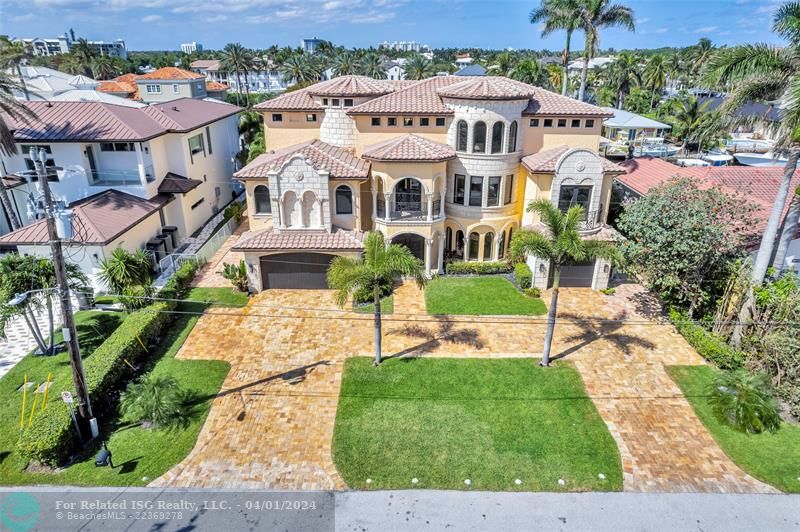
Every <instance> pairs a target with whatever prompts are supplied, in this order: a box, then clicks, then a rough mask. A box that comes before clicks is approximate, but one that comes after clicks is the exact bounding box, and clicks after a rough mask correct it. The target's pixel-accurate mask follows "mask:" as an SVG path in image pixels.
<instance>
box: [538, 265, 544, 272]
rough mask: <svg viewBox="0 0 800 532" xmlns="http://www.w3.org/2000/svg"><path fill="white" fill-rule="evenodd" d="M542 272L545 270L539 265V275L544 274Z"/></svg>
mask: <svg viewBox="0 0 800 532" xmlns="http://www.w3.org/2000/svg"><path fill="white" fill-rule="evenodd" d="M544 270H545V268H544V264H540V265H539V273H544Z"/></svg>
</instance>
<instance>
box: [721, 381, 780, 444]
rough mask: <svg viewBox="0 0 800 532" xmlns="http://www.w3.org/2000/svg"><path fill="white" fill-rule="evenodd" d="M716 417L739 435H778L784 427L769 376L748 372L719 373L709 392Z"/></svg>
mask: <svg viewBox="0 0 800 532" xmlns="http://www.w3.org/2000/svg"><path fill="white" fill-rule="evenodd" d="M709 392H710V394H711V397H710V398H709V402H710V403H711V408H712V409H713V411H714V415H716V416H717V418H718V419H719V420H720V421H721V422H723V423H725V424H727V425H730V426H731V427H733V428H734V429H736V430H738V431H740V432H747V433H751V434H759V433H761V432H764V431H765V430H766V431H768V432H775V431H776V430H778V428H779V427H780V425H781V417H780V415H779V414H778V404H777V402H776V401H775V399H774V398H773V396H772V393H773V392H772V383H771V382H770V379H769V375H767V374H766V373H763V372H758V373H750V372H749V371H747V370H746V369H738V370H736V371H728V372H723V373H720V375H719V376H717V378H716V379H715V380H714V383H713V384H712V385H711V389H710V390H709Z"/></svg>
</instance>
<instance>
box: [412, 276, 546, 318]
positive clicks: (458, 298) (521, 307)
mask: <svg viewBox="0 0 800 532" xmlns="http://www.w3.org/2000/svg"><path fill="white" fill-rule="evenodd" d="M425 305H426V307H427V309H428V314H434V315H439V314H448V315H459V314H461V315H465V314H466V315H533V316H538V315H542V314H544V313H546V312H547V308H546V307H545V304H544V302H542V300H541V299H539V298H537V297H529V296H526V295H525V294H523V293H521V292H520V291H519V290H517V288H516V287H515V286H514V285H513V284H512V283H511V281H509V280H508V279H506V278H505V277H501V276H474V277H450V276H445V277H438V278H436V279H434V280H432V281H431V282H430V283H429V284H428V286H427V288H426V289H425Z"/></svg>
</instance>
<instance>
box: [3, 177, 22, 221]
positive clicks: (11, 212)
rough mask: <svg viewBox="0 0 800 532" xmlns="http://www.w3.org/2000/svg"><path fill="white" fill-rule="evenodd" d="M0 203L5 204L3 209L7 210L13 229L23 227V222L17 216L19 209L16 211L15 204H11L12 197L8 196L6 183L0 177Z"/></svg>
mask: <svg viewBox="0 0 800 532" xmlns="http://www.w3.org/2000/svg"><path fill="white" fill-rule="evenodd" d="M0 204H2V205H3V210H5V211H6V213H7V214H8V221H9V222H10V223H11V230H12V231H16V230H17V229H19V228H20V227H22V224H21V223H20V222H19V218H17V211H15V210H14V208H13V205H11V198H9V196H8V189H7V188H6V184H5V183H4V182H3V180H2V179H0Z"/></svg>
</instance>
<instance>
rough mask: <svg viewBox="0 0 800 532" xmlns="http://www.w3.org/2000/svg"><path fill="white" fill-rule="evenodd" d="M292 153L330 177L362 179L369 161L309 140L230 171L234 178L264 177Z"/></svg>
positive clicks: (367, 171)
mask: <svg viewBox="0 0 800 532" xmlns="http://www.w3.org/2000/svg"><path fill="white" fill-rule="evenodd" d="M294 155H302V156H303V157H304V158H305V159H306V160H308V161H310V162H311V165H312V166H313V167H314V168H315V169H317V170H318V171H319V170H324V171H327V172H329V175H330V177H331V178H333V179H366V178H367V177H369V163H368V162H366V161H362V160H361V159H359V158H358V157H355V156H354V155H353V154H352V153H351V152H349V151H348V150H345V149H343V148H339V147H337V146H332V145H330V144H326V143H325V142H322V141H321V140H317V139H314V140H310V141H307V142H302V143H300V144H295V145H293V146H287V147H286V148H282V149H280V150H275V151H270V152H267V153H264V154H262V155H259V156H258V157H256V158H255V160H254V161H253V162H251V163H250V164H248V165H247V166H245V167H244V168H242V169H241V170H239V171H238V172H236V173H235V174H234V177H236V178H237V179H244V180H246V179H266V178H267V174H268V172H269V171H270V170H277V169H279V168H280V167H281V166H282V165H283V164H284V163H285V162H286V161H288V160H289V159H290V158H291V157H292V156H294Z"/></svg>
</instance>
